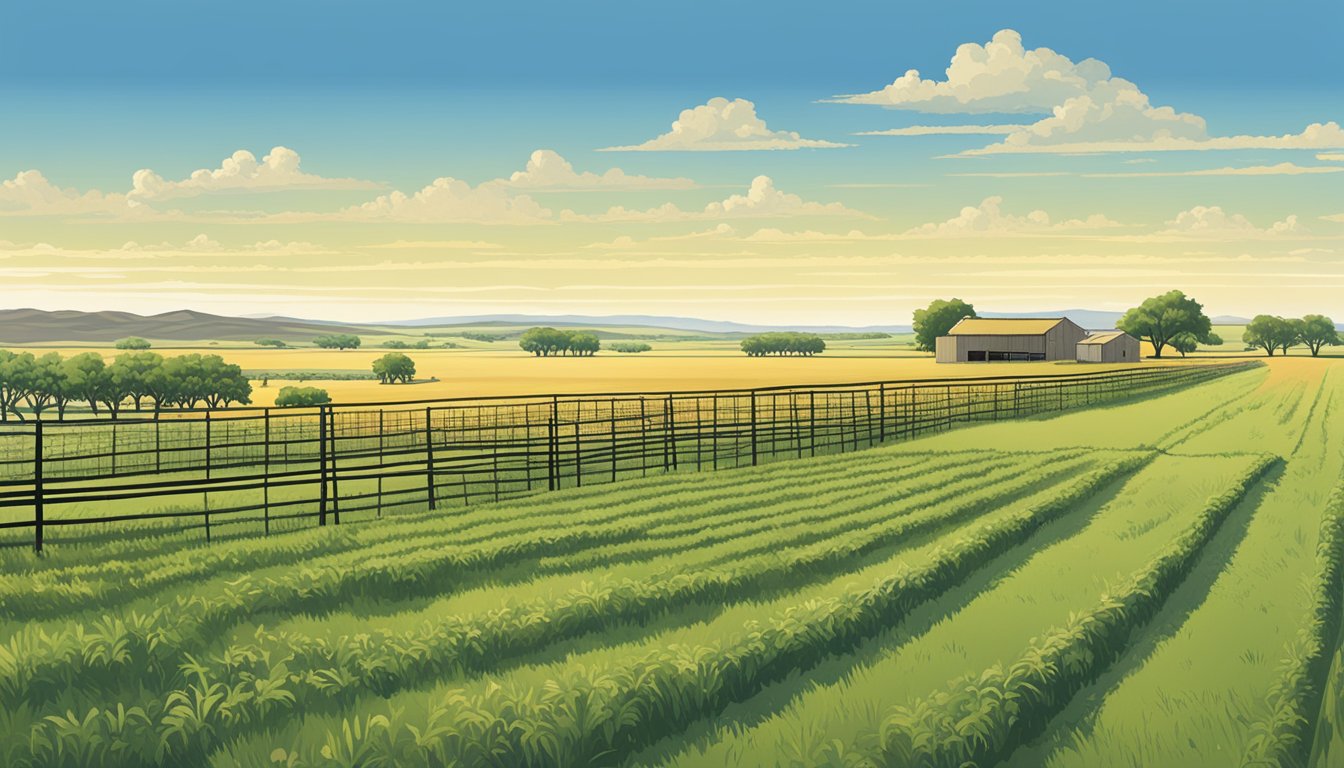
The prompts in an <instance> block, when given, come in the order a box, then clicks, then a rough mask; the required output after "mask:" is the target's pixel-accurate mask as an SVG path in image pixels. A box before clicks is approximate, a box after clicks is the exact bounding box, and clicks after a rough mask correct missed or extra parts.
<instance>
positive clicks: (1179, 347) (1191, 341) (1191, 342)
mask: <svg viewBox="0 0 1344 768" xmlns="http://www.w3.org/2000/svg"><path fill="white" fill-rule="evenodd" d="M1222 343H1223V337H1221V336H1219V335H1218V334H1216V333H1213V332H1212V331H1210V332H1209V334H1208V335H1207V336H1205V337H1204V339H1203V340H1202V341H1201V340H1200V339H1197V338H1195V335H1194V334H1193V333H1189V332H1186V333H1178V334H1176V335H1175V336H1172V337H1171V341H1170V342H1169V345H1170V346H1171V348H1172V349H1174V350H1176V351H1177V352H1180V353H1181V357H1185V356H1186V355H1187V354H1188V353H1190V352H1194V351H1195V350H1197V349H1199V345H1200V344H1205V345H1207V346H1210V347H1217V346H1221V345H1222Z"/></svg>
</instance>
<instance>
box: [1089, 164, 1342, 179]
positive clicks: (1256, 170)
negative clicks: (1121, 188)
mask: <svg viewBox="0 0 1344 768" xmlns="http://www.w3.org/2000/svg"><path fill="white" fill-rule="evenodd" d="M1340 172H1344V166H1339V167H1335V166H1328V165H1306V166H1304V165H1297V164H1296V163H1279V164H1277V165H1250V166H1244V167H1241V168H1232V167H1227V168H1202V169H1199V170H1194V171H1150V172H1146V173H1084V174H1081V175H1082V176H1085V177H1088V178H1094V179H1105V178H1142V177H1152V176H1300V175H1304V174H1315V173H1340Z"/></svg>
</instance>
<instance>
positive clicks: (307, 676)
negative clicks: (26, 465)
mask: <svg viewBox="0 0 1344 768" xmlns="http://www.w3.org/2000/svg"><path fill="white" fill-rule="evenodd" d="M1336 367H1338V366H1337V363H1331V362H1329V361H1324V360H1322V361H1311V360H1300V359H1299V360H1289V361H1276V362H1275V363H1274V364H1272V365H1270V366H1268V367H1266V368H1260V369H1255V370H1251V371H1248V372H1243V373H1238V374H1235V375H1231V376H1228V377H1225V378H1221V379H1217V380H1214V381H1212V382H1209V383H1205V384H1201V385H1198V386H1195V387H1191V388H1189V389H1184V390H1179V391H1176V392H1172V393H1169V394H1164V395H1159V396H1153V397H1149V398H1145V399H1139V400H1134V401H1129V402H1126V403H1125V404H1122V405H1116V406H1111V407H1093V408H1090V409H1083V410H1076V411H1072V412H1069V413H1067V414H1064V415H1058V416H1054V417H1050V418H1046V417H1041V418H1034V419H1027V420H1022V421H1017V422H1001V423H995V424H985V425H981V426H973V427H966V428H962V429H957V430H953V431H950V432H946V433H943V434H939V435H936V436H931V437H926V438H921V439H917V440H911V441H909V442H904V443H900V444H896V445H891V446H886V447H879V448H873V449H870V450H865V451H860V452H857V453H850V454H843V455H828V456H818V457H814V458H802V459H790V460H782V461H777V462H773V463H770V464H767V465H763V466H760V467H755V468H746V469H736V470H725V471H720V472H712V473H689V472H683V473H671V474H667V475H657V476H650V477H648V478H645V479H633V480H628V481H623V482H619V483H614V484H607V485H600V486H591V487H584V488H572V489H567V490H564V491H559V492H556V493H551V494H543V495H539V496H533V497H528V498H524V499H521V500H513V501H506V502H501V503H498V504H484V505H476V506H472V507H469V508H465V509H462V508H455V509H452V510H451V511H449V512H447V513H443V512H440V513H439V514H427V513H419V514H403V515H399V516H397V517H394V518H390V519H386V520H383V521H380V522H377V523H373V524H368V525H359V526H344V527H341V528H334V529H321V530H307V531H298V532H292V533H287V534H284V535H278V536H272V537H270V538H267V539H257V538H240V539H235V540H230V541H225V542H220V543H216V544H215V545H213V546H209V547H202V546H199V545H197V544H195V543H193V542H190V541H187V540H184V539H182V538H181V537H176V538H167V537H165V538H154V537H149V536H144V537H140V538H137V539H131V540H124V541H114V542H108V543H104V544H101V545H98V546H88V547H85V546H74V545H67V546H62V547H53V548H52V549H51V550H50V551H49V553H48V554H47V555H45V556H43V557H40V558H39V557H36V556H34V555H32V554H30V553H27V552H24V551H22V550H18V549H9V550H0V764H3V765H15V766H28V765H31V766H94V765H97V766H106V765H112V766H146V765H161V766H190V765H215V766H295V767H297V766H414V765H443V766H447V765H454V766H477V765H482V766H625V767H630V768H633V767H634V766H647V767H649V768H652V767H654V766H685V767H689V766H799V767H807V766H888V765H889V766H903V765H927V766H960V765H998V764H1002V765H1012V766H1039V765H1047V766H1112V765H1114V766H1204V765H1208V766H1223V765H1285V766H1289V765H1291V766H1297V765H1314V766H1317V767H1318V768H1324V767H1325V766H1328V765H1331V764H1332V762H1331V760H1332V759H1333V760H1338V756H1339V755H1340V754H1344V713H1341V711H1340V710H1341V707H1340V705H1339V703H1338V702H1339V701H1340V697H1341V695H1344V669H1342V668H1341V667H1342V665H1344V662H1341V658H1340V652H1339V638H1338V636H1337V632H1338V625H1339V621H1338V618H1339V613H1340V601H1341V597H1344V594H1341V584H1340V577H1341V559H1342V557H1344V495H1340V492H1339V491H1338V490H1337V486H1339V485H1340V482H1341V480H1340V478H1341V477H1342V476H1344V441H1341V439H1340V435H1341V434H1342V432H1341V430H1344V372H1340V371H1337V370H1334V368H1336Z"/></svg>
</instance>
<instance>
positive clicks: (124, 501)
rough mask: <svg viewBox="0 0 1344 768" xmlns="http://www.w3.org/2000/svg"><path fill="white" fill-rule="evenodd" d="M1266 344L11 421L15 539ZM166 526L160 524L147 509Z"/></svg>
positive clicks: (627, 458)
mask: <svg viewBox="0 0 1344 768" xmlns="http://www.w3.org/2000/svg"><path fill="white" fill-rule="evenodd" d="M1258 365H1259V363H1245V362H1242V363H1232V364H1217V365H1188V366H1153V367H1143V368H1130V369H1126V370H1109V371H1100V372H1095V373H1079V374H1069V375H1040V376H1015V377H981V378H965V379H930V380H910V381H889V382H875V383H863V384H844V385H820V386H800V387H765V388H757V389H747V390H724V391H695V392H663V393H654V394H629V393H622V394H587V395H548V396H516V397H497V398H481V399H455V400H436V401H420V402H400V403H383V404H368V405H348V406H342V405H329V406H321V407H315V408H301V409H300V408H234V409H227V410H222V411H205V412H163V413H159V414H154V415H144V414H134V413H132V414H130V415H127V414H123V415H122V417H120V418H117V419H84V420H78V421H24V422H15V421H10V422H3V423H0V541H2V542H4V543H9V544H15V543H22V544H24V545H31V546H33V547H35V548H36V549H37V550H38V551H41V549H42V547H43V546H44V544H45V543H49V540H52V539H53V534H55V535H56V536H59V539H58V540H60V541H62V542H92V541H99V540H105V539H109V538H116V537H118V536H127V535H144V534H145V533H154V532H160V533H166V532H189V531H198V532H201V533H203V535H204V537H205V538H206V539H207V540H210V539H212V538H216V537H219V536H232V535H238V534H241V533H265V534H269V533H272V532H275V531H279V530H290V529H293V528H296V527H302V526H307V525H312V524H317V525H339V524H341V523H343V522H353V521H357V520H368V519H377V518H381V517H382V516H383V515H385V514H389V513H393V512H402V511H411V510H425V509H428V510H436V509H442V508H445V507H450V506H455V505H468V504H472V503H474V502H480V501H483V500H489V501H497V500H501V499H506V498H513V497H517V496H522V495H527V494H531V493H536V492H539V491H546V490H558V489H561V488H571V487H576V486H583V485H590V484H594V483H601V482H615V481H617V480H620V479H622V478H628V477H634V476H645V475H649V474H651V473H661V472H671V471H677V470H710V469H723V468H732V467H742V466H754V465H756V464H759V463H762V462H765V461H770V460H774V459H778V458H790V457H804V456H816V455H820V454H826V453H836V452H841V451H853V450H860V449H862V448H866V447H869V446H874V445H879V444H881V443H885V442H889V441H893V440H906V439H909V438H912V437H915V436H918V435H924V434H928V433H931V432H938V431H942V430H946V429H949V428H951V427H952V426H953V425H955V424H959V423H970V422H985V421H1000V420H1008V419H1016V418H1023V417H1028V416H1033V415H1036V414H1041V413H1048V412H1057V411H1064V410H1069V409H1072V408H1079V407H1086V406H1089V405H1093V404H1098V403H1105V402H1111V401H1116V400H1119V399H1123V398H1130V397H1134V396H1140V395H1144V394H1149V393H1154V392H1157V391H1161V390H1166V389H1170V388H1174V387H1180V386H1187V385H1190V384H1194V383H1197V382H1201V381H1205V380H1208V379H1211V378H1215V377H1220V376H1224V375H1227V374H1229V373H1233V372H1236V371H1240V370H1245V369H1247V368H1249V367H1255V366H1258ZM146 528H148V529H150V530H149V531H146V530H145V529H146Z"/></svg>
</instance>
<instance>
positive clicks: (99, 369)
mask: <svg viewBox="0 0 1344 768" xmlns="http://www.w3.org/2000/svg"><path fill="white" fill-rule="evenodd" d="M61 368H62V370H63V373H64V378H65V381H64V385H65V393H64V394H65V396H66V398H67V399H69V400H83V401H84V402H86V403H88V404H89V410H90V411H93V414H94V415H95V416H96V415H98V404H99V403H101V402H103V401H104V400H106V399H107V397H108V394H109V391H110V388H109V384H110V383H111V382H110V380H109V379H108V377H107V364H106V363H104V362H103V358H102V356H100V355H98V354H96V353H93V352H83V353H80V354H78V355H75V356H74V357H71V358H68V359H66V360H65V361H64V362H62V363H61ZM60 410H61V418H64V417H65V408H64V404H61V408H60Z"/></svg>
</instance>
